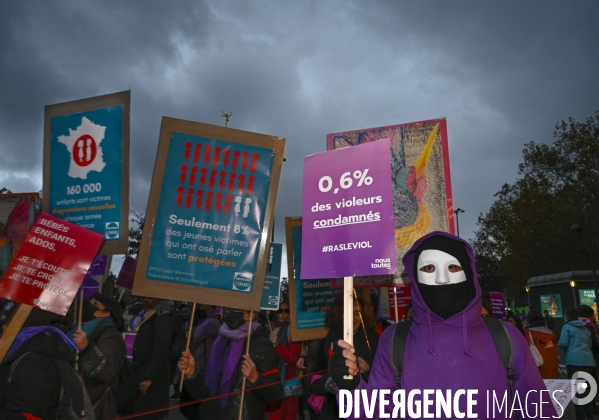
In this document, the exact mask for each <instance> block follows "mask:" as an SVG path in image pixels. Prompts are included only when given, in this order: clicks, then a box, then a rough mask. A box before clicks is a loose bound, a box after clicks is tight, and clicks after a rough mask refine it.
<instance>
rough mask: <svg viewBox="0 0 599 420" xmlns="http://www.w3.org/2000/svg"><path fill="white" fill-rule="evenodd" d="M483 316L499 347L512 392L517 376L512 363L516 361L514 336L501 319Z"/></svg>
mask: <svg viewBox="0 0 599 420" xmlns="http://www.w3.org/2000/svg"><path fill="white" fill-rule="evenodd" d="M482 318H483V320H484V321H485V324H487V328H488V329H489V331H490V332H491V336H492V337H493V341H494V342H495V346H496V347H497V351H498V352H499V356H500V357H501V362H502V363H503V365H504V366H505V371H506V374H507V380H508V382H509V385H510V393H511V392H512V389H513V386H512V385H513V382H514V376H515V374H514V369H513V368H512V363H513V361H514V344H513V343H512V337H511V336H510V333H509V332H508V330H507V328H506V327H505V325H503V322H501V321H500V320H498V319H495V318H490V317H482Z"/></svg>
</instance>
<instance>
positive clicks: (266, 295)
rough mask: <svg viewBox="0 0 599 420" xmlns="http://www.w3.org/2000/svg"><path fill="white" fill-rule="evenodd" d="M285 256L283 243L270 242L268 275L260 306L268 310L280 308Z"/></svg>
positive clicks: (265, 279) (267, 265) (265, 278)
mask: <svg viewBox="0 0 599 420" xmlns="http://www.w3.org/2000/svg"><path fill="white" fill-rule="evenodd" d="M282 257H283V245H282V244H275V243H271V244H270V252H269V254H268V263H267V264H266V277H264V289H263V290H262V303H260V307H261V309H263V310H266V311H276V310H277V309H279V303H281V302H280V300H279V299H280V294H281V259H282Z"/></svg>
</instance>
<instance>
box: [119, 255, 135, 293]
mask: <svg viewBox="0 0 599 420" xmlns="http://www.w3.org/2000/svg"><path fill="white" fill-rule="evenodd" d="M136 268H137V260H136V259H135V258H133V257H131V256H127V257H125V261H123V265H122V266H121V271H119V276H118V277H117V278H116V282H115V284H116V285H117V286H118V287H122V288H123V289H127V290H129V291H131V290H133V279H135V269H136Z"/></svg>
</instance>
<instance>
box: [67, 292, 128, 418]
mask: <svg viewBox="0 0 599 420" xmlns="http://www.w3.org/2000/svg"><path fill="white" fill-rule="evenodd" d="M81 319H82V321H83V325H82V326H81V329H74V330H72V331H71V332H69V334H68V335H69V338H71V339H72V340H73V342H74V343H75V345H77V347H78V349H79V359H78V361H77V364H78V366H79V373H80V374H81V376H82V378H83V383H84V384H85V388H86V389H87V392H88V394H89V397H90V399H91V401H92V404H93V406H94V412H95V414H96V420H105V419H111V418H115V417H116V416H117V415H118V412H117V404H116V399H115V397H114V391H116V389H117V386H118V375H119V371H120V369H121V365H122V364H123V361H124V359H125V357H126V353H127V348H126V346H125V342H124V340H123V336H122V334H121V330H122V327H123V319H122V317H121V306H120V304H119V303H118V302H117V301H116V300H115V299H113V298H112V297H110V296H106V295H103V294H101V293H94V295H93V296H92V298H91V299H90V300H88V301H86V302H84V304H83V311H82V316H81ZM121 392H122V390H121Z"/></svg>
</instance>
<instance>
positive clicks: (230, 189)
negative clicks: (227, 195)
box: [227, 172, 236, 192]
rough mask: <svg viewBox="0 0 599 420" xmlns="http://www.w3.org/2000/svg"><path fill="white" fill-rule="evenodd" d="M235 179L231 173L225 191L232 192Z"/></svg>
mask: <svg viewBox="0 0 599 420" xmlns="http://www.w3.org/2000/svg"><path fill="white" fill-rule="evenodd" d="M235 177H236V175H235V174H234V173H233V172H231V174H230V175H229V188H227V191H229V192H233V187H234V186H235Z"/></svg>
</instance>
